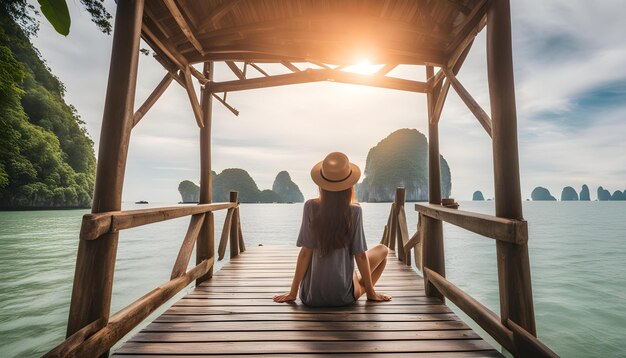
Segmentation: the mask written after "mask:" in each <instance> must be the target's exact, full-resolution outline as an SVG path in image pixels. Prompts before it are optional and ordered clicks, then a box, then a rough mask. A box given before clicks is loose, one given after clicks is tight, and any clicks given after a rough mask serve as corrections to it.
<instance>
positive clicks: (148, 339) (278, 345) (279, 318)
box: [114, 246, 501, 357]
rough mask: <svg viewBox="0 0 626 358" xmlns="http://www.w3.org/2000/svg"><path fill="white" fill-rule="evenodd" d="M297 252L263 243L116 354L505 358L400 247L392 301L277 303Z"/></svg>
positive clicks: (383, 287) (384, 285)
mask: <svg viewBox="0 0 626 358" xmlns="http://www.w3.org/2000/svg"><path fill="white" fill-rule="evenodd" d="M297 252H298V251H297V250H296V248H292V247H287V246H263V247H254V248H251V249H249V250H248V251H247V252H245V253H243V254H240V255H238V256H237V257H235V258H234V259H232V260H231V261H230V262H229V263H228V264H226V265H225V266H224V267H223V268H222V269H221V270H220V271H219V272H217V273H215V274H214V276H213V278H212V279H210V280H208V281H207V282H205V283H203V284H201V285H200V286H199V287H197V288H196V289H195V290H193V291H192V292H190V293H189V294H188V295H187V296H185V297H184V298H182V299H181V300H179V301H178V302H177V303H176V304H174V306H172V307H171V308H170V309H169V310H167V311H166V312H165V313H164V314H162V315H161V316H159V317H158V318H156V319H155V320H154V321H153V322H152V323H151V324H149V325H148V326H147V327H146V328H144V329H143V330H142V331H141V332H139V333H138V334H136V335H135V336H133V337H132V338H130V340H129V341H128V342H126V343H125V344H124V345H123V346H121V347H120V348H119V349H118V350H117V351H116V352H114V354H115V355H114V356H116V357H117V356H119V357H123V356H125V355H133V354H137V355H145V356H159V355H175V356H187V355H194V354H197V355H227V354H228V355H263V354H266V355H275V354H284V355H289V356H293V355H299V354H318V355H323V354H331V353H345V354H355V355H359V356H363V355H371V354H385V353H390V354H391V353H394V354H400V355H403V354H404V355H411V356H413V355H418V356H419V355H421V354H424V355H426V354H440V355H442V356H447V357H448V356H449V357H456V356H468V357H472V356H487V357H499V356H501V355H500V353H499V352H497V351H496V350H495V349H493V347H491V346H490V345H488V344H487V343H486V342H485V341H483V340H482V339H481V338H480V337H479V336H478V335H477V334H476V333H475V332H473V331H472V330H471V329H470V328H469V327H468V326H467V325H466V324H465V323H463V322H462V321H460V320H459V318H458V317H457V316H456V315H454V314H453V313H452V312H451V311H450V310H449V309H448V307H446V306H445V305H444V304H443V303H442V302H441V301H440V300H439V299H437V298H431V297H426V296H425V294H424V287H423V282H422V280H421V279H420V277H419V276H418V275H417V274H416V273H415V272H414V271H413V270H412V269H411V268H409V267H407V266H405V265H404V264H402V263H400V262H399V261H398V260H396V259H395V257H394V256H395V254H394V253H391V254H390V255H389V259H390V261H389V263H388V264H387V269H386V271H385V273H384V274H383V276H382V278H381V281H380V282H379V284H378V285H377V287H378V290H379V291H380V292H389V293H390V294H392V295H394V299H393V300H392V301H391V302H384V303H374V302H368V301H366V300H364V299H360V300H359V301H358V302H357V303H356V304H355V305H353V306H349V307H343V308H341V307H339V308H307V307H305V306H303V305H302V303H301V302H300V301H299V300H297V301H296V302H294V303H288V304H285V303H283V304H277V303H274V302H273V301H272V296H273V295H274V294H276V293H279V292H282V291H284V290H287V289H288V288H289V283H290V279H291V278H290V277H291V275H292V274H293V269H294V268H295V261H296V257H297ZM259 271H261V274H258V272H259Z"/></svg>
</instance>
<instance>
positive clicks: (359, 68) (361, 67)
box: [344, 59, 383, 75]
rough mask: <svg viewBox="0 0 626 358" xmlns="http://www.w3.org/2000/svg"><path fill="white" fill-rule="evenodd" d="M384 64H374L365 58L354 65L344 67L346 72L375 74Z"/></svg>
mask: <svg viewBox="0 0 626 358" xmlns="http://www.w3.org/2000/svg"><path fill="white" fill-rule="evenodd" d="M382 66H383V65H373V64H372V63H371V62H370V61H369V60H368V59H363V60H360V61H359V62H357V63H356V64H354V65H351V66H348V67H346V68H344V71H346V72H354V73H360V74H362V75H373V74H374V73H376V72H378V70H380V68H381V67H382Z"/></svg>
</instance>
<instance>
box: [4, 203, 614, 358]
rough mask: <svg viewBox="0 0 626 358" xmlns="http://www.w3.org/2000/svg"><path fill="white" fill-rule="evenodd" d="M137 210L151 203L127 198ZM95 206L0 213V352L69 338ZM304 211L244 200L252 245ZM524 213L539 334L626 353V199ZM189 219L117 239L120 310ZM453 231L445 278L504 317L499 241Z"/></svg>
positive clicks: (286, 230) (149, 282)
mask: <svg viewBox="0 0 626 358" xmlns="http://www.w3.org/2000/svg"><path fill="white" fill-rule="evenodd" d="M163 205H165V204H158V205H152V204H151V205H147V206H163ZM362 206H363V213H364V223H365V233H366V236H367V237H368V242H369V243H370V244H375V243H378V241H379V240H380V237H381V235H382V230H383V227H384V225H385V223H386V220H387V215H388V212H389V207H390V206H389V204H368V203H365V204H362ZM137 207H141V208H145V207H146V205H142V206H138V205H134V204H126V205H125V209H133V208H137ZM410 208H412V205H411V204H407V209H410ZM461 208H462V209H463V210H470V211H476V212H482V213H493V210H494V209H493V203H492V202H462V203H461ZM86 212H87V211H83V210H69V211H32V212H0V357H18V356H19V357H30V356H39V355H41V354H42V353H44V352H46V351H48V350H49V349H51V348H52V347H53V346H54V345H55V344H57V343H59V342H61V340H62V339H63V337H64V335H65V325H66V321H67V314H68V309H69V300H70V294H71V288H72V277H73V274H74V264H75V258H76V249H77V244H78V231H79V228H80V221H81V216H82V215H83V214H84V213H86ZM301 215H302V204H291V205H288V204H282V205H280V204H247V205H246V204H243V205H242V206H241V219H242V227H243V234H244V237H245V240H246V245H248V246H252V245H258V244H264V245H268V244H287V245H294V244H295V240H296V236H297V232H298V229H299V225H300V220H301ZM524 216H525V218H526V219H527V220H528V221H529V230H530V241H529V248H530V261H531V270H532V280H533V296H534V300H535V314H536V317H537V327H538V334H539V337H540V338H541V339H542V340H543V341H544V342H545V343H546V344H547V345H548V346H550V347H551V348H553V349H554V350H555V351H556V352H557V353H558V354H560V355H561V356H563V357H618V356H624V355H626V338H625V337H626V264H625V263H626V202H524ZM407 217H408V221H409V231H410V234H411V235H412V234H413V232H414V231H415V226H416V221H417V215H416V214H415V212H413V211H408V212H407ZM223 219H224V213H223V212H219V213H217V214H216V218H215V223H216V227H217V228H218V230H217V234H218V235H219V232H220V231H221V225H222V223H223ZM188 220H189V218H181V219H176V220H172V221H168V222H163V223H159V224H154V225H149V226H146V227H140V228H135V229H131V230H127V231H124V232H123V233H122V234H121V235H120V242H119V251H118V256H117V265H116V271H115V282H114V287H113V310H114V311H117V310H119V309H120V308H122V307H124V306H125V305H127V304H129V303H130V302H132V301H133V300H135V299H136V298H138V297H140V296H141V295H143V294H144V293H146V292H148V291H149V290H151V289H153V288H154V287H156V286H157V285H159V284H160V283H163V282H166V281H167V280H168V279H169V275H170V271H171V268H172V266H173V263H174V261H175V259H176V254H177V253H178V249H179V247H180V243H181V241H182V238H183V236H184V234H185V231H186V228H187V223H188ZM444 228H445V252H446V270H447V277H448V279H450V280H451V281H452V282H453V283H455V284H456V285H457V286H459V287H461V288H462V289H464V290H465V291H467V292H468V293H470V294H471V295H472V296H474V297H475V298H477V299H478V300H479V301H480V302H482V303H483V304H485V305H486V306H487V307H489V308H490V309H491V310H493V311H495V312H499V304H498V282H497V273H496V258H495V251H496V250H495V242H494V241H493V240H491V239H487V238H483V237H479V236H477V235H475V234H472V233H469V232H466V231H464V230H461V229H458V228H456V227H454V226H451V225H445V226H444ZM192 257H193V256H192ZM222 265H223V263H221V262H220V263H218V266H217V267H218V268H219V267H221V266H222ZM183 294H184V292H183V293H181V294H179V296H181V295H183ZM179 296H178V297H179ZM175 299H176V298H174V299H173V300H175ZM170 303H171V302H170ZM164 309H165V308H163V309H161V310H160V312H162V311H163V310H164ZM455 310H456V311H457V313H459V315H460V316H463V315H462V312H460V311H459V310H458V309H455ZM156 314H158V312H157V313H155V315H156ZM463 317H465V316H463ZM468 323H470V325H472V327H474V328H476V327H477V326H476V325H475V324H473V323H471V322H469V321H468ZM477 331H479V332H480V330H477Z"/></svg>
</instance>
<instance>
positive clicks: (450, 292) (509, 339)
mask: <svg viewBox="0 0 626 358" xmlns="http://www.w3.org/2000/svg"><path fill="white" fill-rule="evenodd" d="M424 276H427V277H428V280H429V281H430V282H431V283H432V284H433V285H435V287H437V289H438V290H439V291H440V292H441V293H443V295H444V296H445V297H446V298H447V299H449V300H450V301H452V303H454V304H455V305H456V306H457V307H459V308H460V309H461V310H462V311H463V312H465V313H466V314H467V315H468V316H469V317H470V318H471V319H473V320H474V322H476V323H478V325H479V326H480V327H481V328H482V329H484V330H485V331H486V332H487V333H489V335H490V336H491V337H493V338H494V339H495V340H496V341H497V342H498V343H500V344H501V345H502V346H503V347H504V348H506V349H507V350H508V351H509V352H514V350H513V333H512V332H511V330H509V329H508V328H507V327H506V326H504V325H503V324H502V323H501V322H500V318H499V317H498V315H496V314H495V313H493V312H492V311H491V310H490V309H489V308H487V307H485V306H483V305H482V304H481V303H480V302H478V301H476V300H475V299H474V298H473V297H472V296H470V295H468V294H467V293H465V292H463V290H461V289H460V288H458V287H456V286H455V285H453V284H452V283H451V282H450V281H448V280H446V279H445V278H444V277H443V276H441V275H439V274H438V273H436V272H435V271H433V270H431V269H429V268H428V267H426V266H424Z"/></svg>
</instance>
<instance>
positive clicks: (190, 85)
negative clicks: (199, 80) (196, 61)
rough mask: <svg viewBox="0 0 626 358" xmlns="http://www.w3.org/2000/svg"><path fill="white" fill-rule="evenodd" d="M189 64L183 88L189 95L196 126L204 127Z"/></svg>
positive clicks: (186, 68) (185, 72)
mask: <svg viewBox="0 0 626 358" xmlns="http://www.w3.org/2000/svg"><path fill="white" fill-rule="evenodd" d="M190 67H191V66H186V67H185V71H184V72H183V73H184V76H185V90H187V95H188V96H189V102H190V103H191V109H192V110H193V114H194V116H195V117H196V123H198V127H200V128H204V122H203V120H202V118H203V115H202V108H200V102H198V97H196V91H195V90H194V89H193V82H191V69H190Z"/></svg>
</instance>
